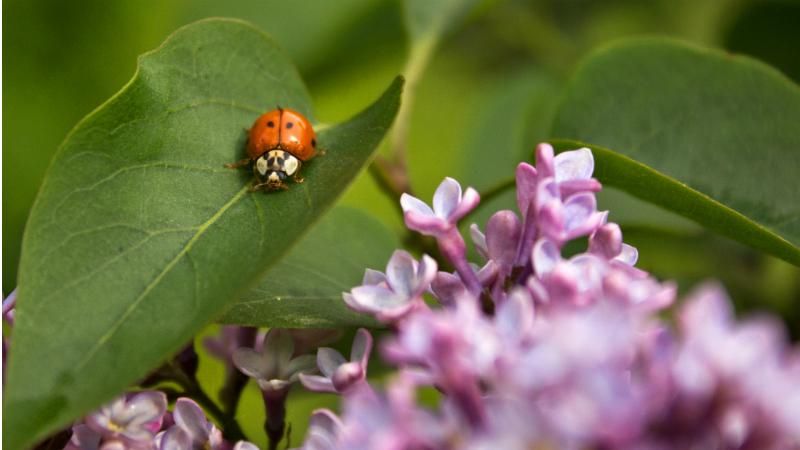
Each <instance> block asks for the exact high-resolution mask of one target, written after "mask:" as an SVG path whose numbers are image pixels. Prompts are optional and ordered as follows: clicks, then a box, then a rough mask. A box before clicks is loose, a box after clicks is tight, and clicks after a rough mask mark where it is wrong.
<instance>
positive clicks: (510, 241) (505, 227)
mask: <svg viewBox="0 0 800 450" xmlns="http://www.w3.org/2000/svg"><path fill="white" fill-rule="evenodd" d="M521 233H522V225H521V224H520V222H519V219H517V215H516V214H514V213H513V212H512V211H508V210H504V211H498V212H496V213H495V214H494V215H493V216H492V217H491V218H490V219H489V222H488V223H487V224H486V245H487V248H488V250H489V256H490V257H491V258H492V259H493V260H494V261H495V262H496V263H497V264H498V265H500V267H505V268H507V269H510V268H511V266H512V265H513V264H514V260H515V259H516V256H517V246H518V245H519V238H520V234H521Z"/></svg>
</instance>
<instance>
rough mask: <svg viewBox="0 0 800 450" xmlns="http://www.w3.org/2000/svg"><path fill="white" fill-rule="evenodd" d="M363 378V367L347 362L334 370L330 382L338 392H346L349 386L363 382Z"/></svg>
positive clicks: (364, 374)
mask: <svg viewBox="0 0 800 450" xmlns="http://www.w3.org/2000/svg"><path fill="white" fill-rule="evenodd" d="M365 376H366V373H365V372H364V367H363V366H362V365H361V364H360V363H358V362H349V363H345V364H342V365H341V366H339V368H337V369H336V373H335V374H333V377H332V378H331V381H332V382H333V386H334V387H335V388H336V390H337V391H338V392H346V391H347V390H348V389H349V388H350V387H351V386H353V385H354V384H356V383H358V382H359V381H361V380H363V379H364V377H365Z"/></svg>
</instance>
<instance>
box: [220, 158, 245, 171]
mask: <svg viewBox="0 0 800 450" xmlns="http://www.w3.org/2000/svg"><path fill="white" fill-rule="evenodd" d="M248 164H250V158H245V159H240V160H239V161H236V162H234V163H228V164H225V167H227V168H228V169H238V168H239V167H244V166H246V165H248Z"/></svg>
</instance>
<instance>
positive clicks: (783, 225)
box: [553, 39, 800, 265]
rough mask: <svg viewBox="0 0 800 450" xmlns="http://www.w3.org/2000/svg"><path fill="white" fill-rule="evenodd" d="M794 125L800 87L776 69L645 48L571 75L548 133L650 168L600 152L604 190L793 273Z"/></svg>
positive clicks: (695, 52)
mask: <svg viewBox="0 0 800 450" xmlns="http://www.w3.org/2000/svg"><path fill="white" fill-rule="evenodd" d="M798 124H800V89H798V87H797V86H796V85H795V84H793V83H792V82H791V81H789V80H788V79H787V78H785V77H784V76H783V75H781V74H780V73H779V72H777V71H776V70H774V69H771V68H770V67H768V66H765V65H763V64H761V63H759V62H757V61H754V60H751V59H749V58H746V57H739V56H732V55H730V54H726V53H721V52H717V51H712V50H704V49H700V48H695V47H690V46H688V45H685V44H681V43H677V42H674V41H669V40H665V39H645V40H637V41H628V42H623V43H620V44H617V45H613V46H611V47H608V48H606V49H604V50H601V51H599V52H597V53H595V54H594V56H592V57H590V58H589V59H588V60H587V61H586V62H585V63H584V64H583V65H582V66H581V68H580V69H579V70H578V72H577V74H576V75H575V77H574V79H573V80H572V82H571V84H570V86H569V88H568V89H567V93H566V96H565V98H564V99H563V103H562V105H561V107H560V110H559V112H558V113H557V116H556V120H555V124H554V127H553V135H554V136H558V137H563V138H569V139H576V140H581V141H585V142H590V143H592V144H597V145H600V146H603V147H607V148H609V149H613V150H614V151H616V152H619V153H621V154H622V155H626V156H628V157H630V158H632V159H633V160H636V161H638V162H641V163H643V164H645V165H647V166H649V167H650V168H653V169H655V170H650V169H649V168H647V167H643V166H641V167H640V165H639V164H636V163H635V162H633V161H630V160H628V158H626V157H624V156H622V155H615V154H613V153H609V154H608V155H604V156H601V159H602V158H606V157H607V158H608V160H607V161H605V162H604V161H600V164H601V165H603V164H605V165H606V167H607V169H603V170H606V171H607V176H606V177H605V179H603V181H604V182H606V183H608V184H610V185H614V186H617V187H620V188H622V189H624V190H626V191H627V192H629V193H631V194H633V195H635V196H637V197H639V198H643V199H645V200H647V201H650V202H653V203H656V204H658V205H660V206H663V207H665V208H667V209H670V210H672V211H675V212H678V213H680V214H682V215H684V216H686V217H688V218H690V219H692V220H695V221H697V222H698V223H700V224H702V225H704V226H706V227H708V228H709V229H712V230H714V231H716V232H718V233H721V234H724V235H726V236H729V237H731V238H733V239H736V240H739V241H741V242H743V243H745V244H747V245H750V246H753V247H755V248H758V249H760V250H763V251H766V252H769V253H772V254H774V255H776V256H778V257H780V258H783V259H785V260H786V261H789V262H792V263H794V264H796V265H800V249H798V245H800V189H798V181H797V180H798V172H799V171H800V127H798ZM637 167H638V169H637ZM656 171H657V172H656ZM659 172H660V173H659ZM667 178H669V179H667Z"/></svg>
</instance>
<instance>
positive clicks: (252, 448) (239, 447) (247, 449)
mask: <svg viewBox="0 0 800 450" xmlns="http://www.w3.org/2000/svg"><path fill="white" fill-rule="evenodd" d="M233 450H258V447H257V446H256V445H255V444H253V443H252V442H247V441H239V442H237V443H236V445H234V446H233Z"/></svg>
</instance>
